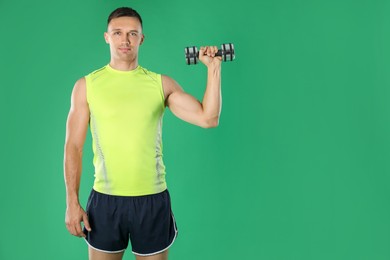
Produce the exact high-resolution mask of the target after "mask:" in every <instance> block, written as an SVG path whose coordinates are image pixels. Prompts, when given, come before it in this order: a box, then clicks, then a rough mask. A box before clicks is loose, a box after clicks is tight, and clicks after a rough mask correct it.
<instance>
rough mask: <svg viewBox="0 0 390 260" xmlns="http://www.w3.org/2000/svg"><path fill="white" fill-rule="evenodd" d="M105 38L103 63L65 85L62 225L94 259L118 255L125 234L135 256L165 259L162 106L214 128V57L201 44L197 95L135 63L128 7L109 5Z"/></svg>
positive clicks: (170, 226)
mask: <svg viewBox="0 0 390 260" xmlns="http://www.w3.org/2000/svg"><path fill="white" fill-rule="evenodd" d="M104 38H105V40H106V42H107V44H109V46H110V53H111V60H110V63H109V64H108V65H106V66H104V67H103V68H101V69H99V70H96V71H94V72H92V73H91V74H89V75H87V76H85V77H83V78H81V79H79V80H78V81H77V82H76V83H75V86H74V88H73V92H72V97H71V108H70V112H69V115H68V120H67V128H66V141H65V151H64V177H65V184H66V199H67V208H66V217H65V222H66V227H67V229H68V231H69V232H70V233H71V234H72V235H75V236H79V237H84V238H85V240H86V241H87V243H88V245H89V247H88V248H89V258H90V259H93V260H98V259H109V260H111V259H113V260H114V259H122V257H123V254H124V251H125V249H126V248H127V246H128V242H129V239H130V241H131V246H132V251H133V253H134V254H135V256H136V259H137V260H140V259H145V260H163V259H168V248H169V247H170V246H171V245H172V244H173V242H174V240H175V238H176V236H177V229H176V223H175V220H174V217H173V214H172V211H171V204H170V197H169V193H168V190H167V185H166V182H165V166H164V163H163V160H162V140H161V128H162V116H163V112H164V109H165V107H166V106H168V107H169V108H170V109H171V111H172V113H173V114H174V115H176V116H177V117H178V118H180V119H182V120H184V121H186V122H189V123H191V124H194V125H197V126H200V127H203V128H210V127H216V126H217V125H218V120H219V115H220V112H221V87H220V85H221V57H216V56H215V54H216V53H217V51H218V50H217V47H215V46H208V47H201V48H200V51H199V53H200V54H199V59H200V61H201V62H202V63H204V64H205V65H206V66H207V87H206V91H205V94H204V97H203V101H202V102H199V101H198V100H197V99H195V98H194V97H193V96H191V95H189V94H187V93H185V92H184V91H183V90H182V88H181V87H180V86H179V85H178V83H176V82H175V81H174V80H173V79H172V78H170V77H168V76H165V75H159V74H156V73H153V72H150V71H148V70H146V69H145V68H143V67H141V66H139V65H138V50H139V46H140V45H142V43H143V42H144V40H145V36H144V34H143V33H142V19H141V17H140V15H139V14H138V13H137V12H136V11H135V10H133V9H131V8H128V7H122V8H118V9H116V10H114V11H113V12H112V13H111V14H110V16H109V18H108V26H107V32H105V33H104ZM88 125H89V126H90V129H91V133H92V138H93V151H94V160H93V162H94V166H95V182H94V186H93V189H92V191H91V194H90V196H89V199H88V203H87V208H86V211H87V213H86V212H85V211H84V210H83V208H82V207H81V206H80V203H79V199H78V192H79V185H80V176H81V172H82V167H81V162H82V149H83V145H84V141H85V137H86V132H87V129H88ZM81 222H83V223H84V230H82V227H81Z"/></svg>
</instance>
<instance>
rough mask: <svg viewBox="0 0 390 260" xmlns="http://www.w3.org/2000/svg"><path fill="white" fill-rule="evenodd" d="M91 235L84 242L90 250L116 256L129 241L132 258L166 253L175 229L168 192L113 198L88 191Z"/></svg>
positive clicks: (171, 242)
mask: <svg viewBox="0 0 390 260" xmlns="http://www.w3.org/2000/svg"><path fill="white" fill-rule="evenodd" d="M86 211H87V214H88V219H89V223H90V225H91V229H92V230H91V232H88V231H87V230H86V229H85V228H84V233H85V234H86V236H87V237H86V238H85V240H86V241H87V243H88V245H89V246H90V247H92V248H93V249H96V250H99V251H102V252H106V253H118V252H121V251H124V250H125V249H126V248H127V246H128V243H129V239H130V241H131V246H132V251H133V253H134V254H136V255H140V256H148V255H154V254H158V253H161V252H163V251H165V250H166V249H168V248H169V247H170V246H171V245H172V244H173V242H174V241H175V239H176V236H177V228H176V222H175V218H174V216H173V213H172V210H171V199H170V196H169V192H168V190H165V191H163V192H161V193H158V194H152V195H145V196H135V197H132V196H113V195H107V194H102V193H99V192H97V191H95V190H92V191H91V194H90V196H89V199H88V203H87V208H86Z"/></svg>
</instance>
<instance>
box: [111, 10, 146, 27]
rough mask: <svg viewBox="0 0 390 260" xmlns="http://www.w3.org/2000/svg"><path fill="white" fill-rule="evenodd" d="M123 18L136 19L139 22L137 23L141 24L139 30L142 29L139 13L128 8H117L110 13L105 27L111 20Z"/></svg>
mask: <svg viewBox="0 0 390 260" xmlns="http://www.w3.org/2000/svg"><path fill="white" fill-rule="evenodd" d="M123 16H127V17H135V18H137V19H138V20H139V22H140V23H141V28H142V18H141V16H140V15H139V13H138V12H137V11H136V10H134V9H133V8H130V7H119V8H117V9H115V10H114V11H112V13H111V14H110V15H109V16H108V20H107V25H108V24H109V23H110V22H111V20H112V19H114V18H119V17H123Z"/></svg>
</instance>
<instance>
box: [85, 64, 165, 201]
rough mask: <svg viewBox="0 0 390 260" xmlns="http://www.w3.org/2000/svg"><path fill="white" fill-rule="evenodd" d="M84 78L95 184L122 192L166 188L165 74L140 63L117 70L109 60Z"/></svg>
mask: <svg viewBox="0 0 390 260" xmlns="http://www.w3.org/2000/svg"><path fill="white" fill-rule="evenodd" d="M85 78H86V85H87V87H86V88H87V101H88V105H89V109H90V122H89V125H90V130H91V133H92V149H93V152H94V159H93V164H94V167H95V182H94V186H93V188H94V189H95V190H96V191H98V192H101V193H105V194H110V195H119V196H140V195H148V194H155V193H159V192H162V191H164V190H165V189H166V188H167V185H166V182H165V166H164V163H163V153H162V139H161V131H162V119H163V114H164V109H165V105H164V92H163V88H162V83H161V75H160V74H156V73H154V72H151V71H148V70H146V69H144V68H142V67H141V66H138V67H137V68H136V69H134V70H132V71H119V70H115V69H113V68H112V67H110V65H106V66H104V67H103V68H101V69H99V70H96V71H94V72H92V73H91V74H89V75H87V76H86V77H85Z"/></svg>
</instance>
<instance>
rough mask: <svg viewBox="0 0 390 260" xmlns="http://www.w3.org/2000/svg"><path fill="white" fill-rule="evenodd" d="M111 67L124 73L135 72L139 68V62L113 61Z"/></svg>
mask: <svg viewBox="0 0 390 260" xmlns="http://www.w3.org/2000/svg"><path fill="white" fill-rule="evenodd" d="M110 66H111V68H113V69H116V70H122V71H129V70H134V69H136V68H137V67H138V61H137V60H134V61H118V60H111V61H110Z"/></svg>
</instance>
